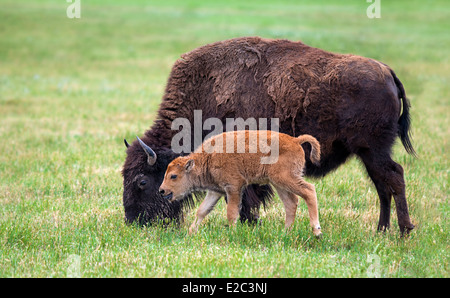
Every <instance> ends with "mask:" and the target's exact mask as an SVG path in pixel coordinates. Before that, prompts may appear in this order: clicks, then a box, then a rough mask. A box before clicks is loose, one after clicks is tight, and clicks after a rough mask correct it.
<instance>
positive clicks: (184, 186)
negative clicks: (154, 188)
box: [159, 156, 194, 202]
mask: <svg viewBox="0 0 450 298" xmlns="http://www.w3.org/2000/svg"><path fill="white" fill-rule="evenodd" d="M193 167H194V160H193V159H191V158H190V157H189V156H186V157H178V158H177V159H175V160H174V161H172V162H171V163H170V164H169V166H168V167H167V171H166V174H165V175H164V180H163V182H162V184H161V187H160V188H159V193H160V195H161V196H163V198H165V199H167V200H169V201H170V202H173V201H176V200H180V199H182V198H183V197H184V196H185V195H187V194H188V192H189V191H190V190H191V189H192V183H191V182H190V180H189V174H190V172H191V171H192V168H193Z"/></svg>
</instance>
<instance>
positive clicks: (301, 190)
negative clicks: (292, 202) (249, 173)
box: [272, 174, 322, 237]
mask: <svg viewBox="0 0 450 298" xmlns="http://www.w3.org/2000/svg"><path fill="white" fill-rule="evenodd" d="M272 182H273V183H274V184H275V185H277V187H280V188H284V189H286V190H289V191H290V192H292V193H294V194H296V195H298V196H301V197H302V198H303V199H304V200H305V202H306V205H307V206H308V213H309V221H310V224H311V227H312V230H313V234H314V235H315V236H316V237H320V236H321V235H322V231H321V227H320V223H319V210H318V208H317V195H316V188H315V187H314V185H312V184H311V183H308V182H306V181H304V180H303V179H301V178H299V177H298V176H296V175H293V174H285V175H283V174H282V175H279V176H277V177H274V179H272Z"/></svg>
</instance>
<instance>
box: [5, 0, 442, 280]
mask: <svg viewBox="0 0 450 298" xmlns="http://www.w3.org/2000/svg"><path fill="white" fill-rule="evenodd" d="M392 2H393V1H389V2H388V1H382V3H381V18H380V19H369V18H368V17H367V16H366V8H367V6H368V5H369V3H366V1H365V0H353V1H337V0H336V1H320V5H319V1H210V2H206V1H200V0H199V1H181V0H180V1H143V0H140V1H139V0H133V1H129V0H127V1H125V0H121V1H98V0H93V1H85V0H81V18H80V19H69V18H67V16H66V8H67V6H68V5H69V4H68V3H66V1H59V0H53V1H17V0H14V1H13V0H2V1H1V4H0V6H1V8H0V115H1V118H0V139H1V140H2V141H1V142H0V153H1V154H0V206H1V207H0V277H29V276H31V277H66V276H82V277H373V276H375V277H449V276H450V274H449V251H450V250H449V227H450V225H449V221H448V219H449V209H450V208H449V200H448V197H449V193H450V191H449V177H448V174H449V168H450V165H449V143H448V141H449V137H450V135H449V127H450V123H449V118H450V117H449V116H450V113H449V112H450V109H449V102H450V61H449V49H450V34H449V30H448V28H450V6H449V5H448V3H447V2H446V1H395V3H392ZM249 35H252V36H253V35H258V36H263V37H267V38H287V39H291V40H302V41H303V42H305V43H306V44H309V45H311V46H314V47H319V48H323V49H326V50H329V51H335V52H341V53H354V54H358V55H362V56H366V57H371V58H375V59H378V60H380V61H382V62H384V63H387V64H388V65H390V66H391V67H392V68H393V69H394V70H395V71H396V73H397V75H398V77H399V78H400V79H401V81H402V82H403V84H404V85H405V88H406V91H407V95H408V97H409V98H410V100H411V103H412V119H413V138H414V145H415V149H416V151H417V152H418V155H419V158H418V159H414V158H413V157H411V156H409V155H407V154H406V152H405V150H404V149H403V147H402V146H401V144H400V143H399V142H398V143H397V144H396V146H395V148H394V159H395V160H396V161H398V162H399V163H401V164H402V166H403V167H404V170H405V179H406V182H407V189H406V191H407V198H408V203H409V210H410V214H411V218H412V221H413V223H414V224H415V225H416V229H415V230H414V231H413V232H412V234H411V235H410V236H409V237H407V238H400V237H399V229H398V225H397V220H396V213H395V206H393V210H392V228H391V229H390V230H389V231H388V232H386V233H385V234H383V233H377V232H376V224H377V221H378V214H379V203H378V196H377V194H376V191H375V188H374V187H373V185H372V183H371V182H370V181H369V179H368V178H367V175H366V172H365V170H364V168H363V167H362V165H361V163H360V162H359V160H357V159H352V160H350V161H349V162H348V163H347V164H345V165H344V166H342V167H340V168H339V169H338V170H337V171H335V172H334V173H332V174H330V175H328V176H326V177H325V178H323V179H318V180H309V181H310V182H312V183H314V184H315V185H316V189H317V192H318V199H319V212H320V217H321V218H320V219H321V224H322V229H323V233H324V236H323V238H322V239H321V240H319V241H318V240H316V239H313V238H312V237H311V235H312V233H311V231H310V229H309V227H308V215H307V209H306V204H304V202H301V204H300V208H299V211H298V216H297V220H296V223H295V225H294V228H293V229H292V231H290V232H285V231H284V228H283V227H284V224H283V221H284V211H283V208H282V204H281V203H280V201H279V200H278V199H277V200H275V202H274V204H273V205H271V206H270V207H269V208H267V209H266V210H265V211H263V212H262V218H263V222H262V224H261V225H260V226H256V227H254V226H248V225H238V226H237V227H236V229H227V228H225V227H224V225H225V224H226V216H225V205H224V203H223V202H221V203H220V204H219V205H218V206H217V208H216V209H215V210H214V211H213V212H212V213H211V215H210V216H209V217H208V218H207V220H206V221H205V224H204V226H203V227H202V228H201V230H200V232H199V233H198V234H197V235H195V236H192V237H189V236H187V229H188V224H189V223H190V222H191V221H192V220H193V218H194V210H192V211H190V212H189V213H187V217H186V224H184V225H182V226H181V227H169V228H167V229H164V228H162V227H156V228H137V227H133V226H126V225H125V224H124V221H123V216H124V214H123V207H122V195H121V192H122V177H121V174H120V170H121V167H122V164H123V161H124V159H125V147H124V145H123V141H122V140H123V138H124V137H126V138H129V139H132V138H134V136H135V135H136V134H138V135H141V134H142V133H143V132H144V131H145V130H146V129H148V128H149V126H150V125H151V124H152V122H153V120H154V119H155V114H156V111H157V109H158V105H159V102H160V100H161V97H162V94H163V91H164V87H165V82H166V79H167V77H168V74H169V72H170V69H171V67H172V65H173V63H174V62H175V61H176V59H177V58H178V57H179V56H180V54H182V53H184V52H187V51H190V50H192V49H194V48H196V47H198V46H200V45H203V44H206V43H209V42H214V41H218V40H222V39H227V38H232V37H238V36H249Z"/></svg>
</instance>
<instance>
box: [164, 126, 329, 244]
mask: <svg viewBox="0 0 450 298" xmlns="http://www.w3.org/2000/svg"><path fill="white" fill-rule="evenodd" d="M264 141H265V142H264ZM304 142H308V143H309V144H310V145H311V148H312V150H311V156H310V158H311V161H312V162H313V163H315V164H318V163H319V160H320V145H319V142H318V141H317V140H316V139H315V138H314V137H312V136H310V135H306V134H305V135H301V136H299V137H297V138H294V137H291V136H289V135H286V134H283V133H277V132H274V131H232V132H226V133H223V134H220V135H217V136H214V137H212V138H210V139H208V140H206V141H205V142H204V143H203V144H202V146H200V147H199V148H198V149H197V150H195V151H194V152H193V153H191V154H190V155H188V156H184V157H178V158H177V159H175V160H174V161H172V162H171V163H170V164H169V166H168V167H167V171H166V174H165V176H164V181H163V183H162V185H161V187H160V189H159V191H160V193H161V195H163V197H164V198H166V199H169V200H170V201H175V200H179V199H181V198H183V197H184V196H185V195H187V194H189V193H191V192H192V191H195V190H207V191H208V193H207V195H206V197H205V199H204V201H203V202H202V203H201V205H200V207H199V209H198V211H197V220H196V221H195V222H194V223H193V224H192V225H191V227H190V229H189V233H190V234H192V233H195V232H196V231H197V229H198V227H199V225H200V223H201V222H202V220H203V219H204V218H205V216H206V215H208V213H209V212H210V211H211V210H212V209H213V208H214V206H215V204H216V203H217V201H218V200H219V198H220V197H221V196H223V195H226V196H227V201H228V206H227V218H228V222H229V224H230V225H234V224H235V223H236V220H237V218H238V215H239V207H240V205H241V194H242V191H243V189H245V186H247V185H249V184H252V183H256V184H267V183H271V184H272V185H273V186H274V187H275V189H276V190H277V192H278V195H279V197H280V198H281V200H282V201H283V204H284V208H285V211H286V221H285V226H286V228H289V227H290V226H291V225H292V223H293V222H294V219H295V213H296V210H297V204H298V197H297V196H301V197H302V198H303V199H304V200H305V201H306V204H307V205H308V212H309V219H310V223H311V226H312V229H313V233H314V235H316V236H320V235H321V229H320V224H319V214H318V209H317V196H316V191H315V187H314V185H312V184H310V183H308V182H306V181H305V180H303V170H304V167H305V152H304V151H303V148H302V146H301V144H302V143H304ZM264 143H266V144H265V145H266V146H265V147H264V146H263V145H264ZM274 144H275V145H277V146H276V150H277V152H278V154H277V156H276V157H277V160H276V162H272V163H270V162H267V163H263V162H262V161H263V160H265V159H266V160H267V158H268V157H269V156H271V157H273V154H272V153H271V152H268V150H267V145H269V146H270V148H271V149H273V147H274V146H273V145H274ZM258 145H259V146H258ZM239 146H240V147H239ZM230 148H231V150H230ZM244 149H245V150H244ZM230 151H232V152H230ZM271 151H272V150H271ZM239 152H242V153H239ZM272 161H273V160H272Z"/></svg>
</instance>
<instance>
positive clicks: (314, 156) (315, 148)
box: [297, 135, 320, 165]
mask: <svg viewBox="0 0 450 298" xmlns="http://www.w3.org/2000/svg"><path fill="white" fill-rule="evenodd" d="M297 139H298V140H299V144H300V145H301V144H303V143H305V142H307V143H309V144H311V154H310V159H311V161H312V163H313V164H315V165H319V163H320V144H319V142H318V141H317V139H316V138H315V137H313V136H310V135H301V136H299V137H297Z"/></svg>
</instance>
